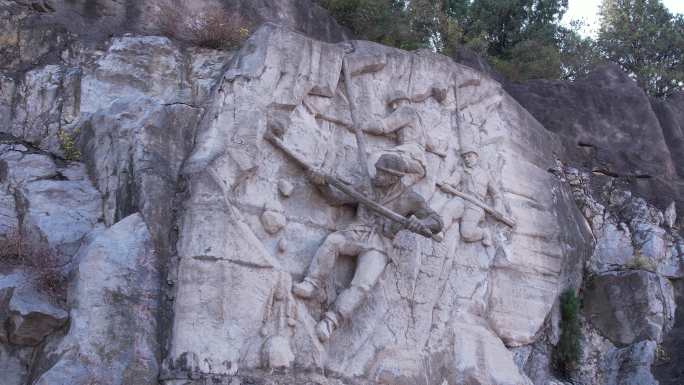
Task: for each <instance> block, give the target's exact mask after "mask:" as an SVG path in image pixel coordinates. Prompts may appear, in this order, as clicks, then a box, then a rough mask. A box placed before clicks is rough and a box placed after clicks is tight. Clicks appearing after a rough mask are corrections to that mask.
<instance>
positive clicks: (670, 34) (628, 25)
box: [597, 0, 684, 96]
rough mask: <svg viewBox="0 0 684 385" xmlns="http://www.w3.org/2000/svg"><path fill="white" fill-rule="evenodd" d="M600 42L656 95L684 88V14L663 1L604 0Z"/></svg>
mask: <svg viewBox="0 0 684 385" xmlns="http://www.w3.org/2000/svg"><path fill="white" fill-rule="evenodd" d="M597 44H598V46H599V49H600V50H601V53H602V54H603V55H604V56H605V57H607V58H608V59H609V60H610V61H613V62H615V63H618V64H619V65H620V66H622V67H623V68H624V69H625V70H626V71H628V72H629V73H630V74H632V75H633V76H634V77H635V79H636V80H637V82H638V83H639V85H640V86H641V87H642V88H643V89H645V90H647V91H648V92H649V93H650V94H652V95H655V96H664V95H667V94H669V93H671V92H673V91H675V90H677V89H682V82H684V16H682V15H678V16H673V15H672V14H671V13H670V12H669V11H668V10H667V8H665V6H664V5H663V4H662V3H661V2H660V0H604V1H603V5H602V7H601V28H600V30H599V35H598V40H597Z"/></svg>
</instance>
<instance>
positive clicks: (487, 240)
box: [482, 231, 494, 247]
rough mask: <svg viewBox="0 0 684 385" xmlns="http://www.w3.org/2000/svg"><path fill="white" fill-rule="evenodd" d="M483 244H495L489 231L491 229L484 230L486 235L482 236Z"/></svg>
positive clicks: (488, 245) (487, 245)
mask: <svg viewBox="0 0 684 385" xmlns="http://www.w3.org/2000/svg"><path fill="white" fill-rule="evenodd" d="M482 244H483V245H484V246H486V247H490V246H492V245H493V244H494V242H493V241H492V234H490V233H489V231H485V232H484V236H483V237H482Z"/></svg>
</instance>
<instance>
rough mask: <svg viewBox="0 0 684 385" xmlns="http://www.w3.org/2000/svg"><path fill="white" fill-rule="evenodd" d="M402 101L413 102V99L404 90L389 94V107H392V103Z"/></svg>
mask: <svg viewBox="0 0 684 385" xmlns="http://www.w3.org/2000/svg"><path fill="white" fill-rule="evenodd" d="M400 100H406V101H409V102H410V101H411V99H410V98H409V97H408V95H407V94H406V92H405V91H402V90H396V91H392V92H391V93H390V94H389V97H388V98H387V105H390V104H392V103H395V102H398V101H400Z"/></svg>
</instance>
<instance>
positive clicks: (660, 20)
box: [319, 0, 684, 96]
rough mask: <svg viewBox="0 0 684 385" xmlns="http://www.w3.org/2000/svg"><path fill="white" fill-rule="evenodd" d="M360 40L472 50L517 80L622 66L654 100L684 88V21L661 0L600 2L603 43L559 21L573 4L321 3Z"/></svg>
mask: <svg viewBox="0 0 684 385" xmlns="http://www.w3.org/2000/svg"><path fill="white" fill-rule="evenodd" d="M319 2H320V3H321V4H322V5H323V6H324V7H326V8H328V9H329V10H330V11H331V13H332V15H333V16H334V17H336V18H337V20H338V21H339V22H340V23H341V24H343V25H345V26H347V27H348V28H350V29H351V31H352V32H353V33H354V34H355V35H356V36H357V37H359V38H363V39H368V40H373V41H377V42H380V43H383V44H387V45H392V46H396V47H400V48H404V49H415V48H421V47H427V48H431V49H434V50H436V51H438V52H441V53H444V54H446V55H453V54H454V53H455V52H456V49H457V48H458V47H467V48H469V49H471V50H473V51H475V52H477V53H478V54H480V55H483V56H485V57H486V58H487V59H488V60H489V61H490V62H491V63H492V64H493V66H494V67H495V68H496V69H497V70H498V71H500V72H501V73H502V74H503V75H505V76H506V77H507V78H509V79H510V80H512V81H524V80H528V79H536V78H544V79H569V80H574V79H577V78H579V77H581V76H583V75H585V74H586V73H587V72H589V71H590V70H591V69H592V68H593V67H594V66H596V64H598V63H601V62H605V61H612V62H615V63H617V64H619V65H621V66H622V67H623V68H624V69H625V70H626V71H627V72H628V73H629V74H630V75H631V76H633V77H634V78H635V79H636V80H637V82H638V84H639V85H640V86H641V87H643V88H644V89H645V90H646V91H647V92H648V93H650V94H651V95H654V96H664V95H667V94H669V93H672V92H674V91H676V90H681V89H682V87H683V84H682V81H683V80H684V69H683V68H682V67H683V66H684V64H683V63H682V62H683V60H684V59H683V57H684V17H683V16H681V15H678V16H674V15H672V14H671V13H670V12H669V11H668V10H667V8H665V7H664V6H663V4H662V3H661V1H660V0H603V4H602V7H601V13H600V16H601V18H600V20H601V26H600V31H599V34H598V38H596V39H592V38H589V37H584V36H582V35H581V34H580V33H579V32H578V31H579V30H580V27H581V25H580V24H577V23H575V24H573V25H572V26H570V27H564V26H561V24H560V19H561V18H562V17H563V14H564V13H565V11H566V10H567V7H568V0H319Z"/></svg>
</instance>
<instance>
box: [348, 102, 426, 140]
mask: <svg viewBox="0 0 684 385" xmlns="http://www.w3.org/2000/svg"><path fill="white" fill-rule="evenodd" d="M416 119H417V116H416V111H415V110H414V109H413V108H411V107H409V106H402V107H400V108H398V109H397V110H396V111H394V112H392V113H391V114H390V115H389V116H387V117H386V118H383V119H380V120H377V121H374V122H371V123H370V124H367V125H365V126H362V127H361V129H362V130H363V131H365V132H368V133H370V134H375V135H388V134H391V133H394V132H396V131H398V130H399V129H401V128H404V127H406V126H407V125H409V124H412V123H414V122H415V121H416Z"/></svg>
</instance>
